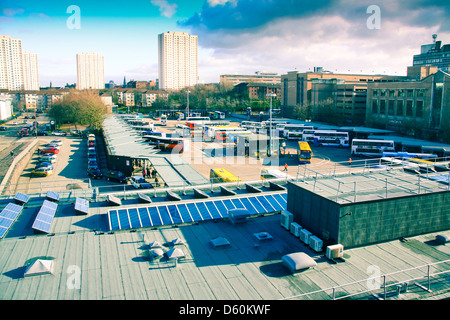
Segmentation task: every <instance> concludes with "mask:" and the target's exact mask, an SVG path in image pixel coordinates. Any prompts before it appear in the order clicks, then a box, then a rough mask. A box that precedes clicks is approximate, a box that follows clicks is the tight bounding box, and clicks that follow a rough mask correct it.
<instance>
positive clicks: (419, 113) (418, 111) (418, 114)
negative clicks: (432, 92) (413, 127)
mask: <svg viewBox="0 0 450 320" xmlns="http://www.w3.org/2000/svg"><path fill="white" fill-rule="evenodd" d="M422 116H423V101H421V100H420V101H417V102H416V117H419V118H422Z"/></svg>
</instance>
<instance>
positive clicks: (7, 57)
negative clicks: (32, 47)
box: [0, 35, 24, 90]
mask: <svg viewBox="0 0 450 320" xmlns="http://www.w3.org/2000/svg"><path fill="white" fill-rule="evenodd" d="M22 60H23V58H22V40H20V39H14V38H11V37H10V36H7V35H0V69H1V72H0V89H6V90H23V88H24V72H23V63H22Z"/></svg>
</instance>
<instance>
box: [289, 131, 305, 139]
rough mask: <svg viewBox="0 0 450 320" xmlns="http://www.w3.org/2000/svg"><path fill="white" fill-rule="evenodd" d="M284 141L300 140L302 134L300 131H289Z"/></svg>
mask: <svg viewBox="0 0 450 320" xmlns="http://www.w3.org/2000/svg"><path fill="white" fill-rule="evenodd" d="M285 138H286V139H288V140H302V138H303V133H302V132H301V131H300V132H298V131H290V132H288V133H287V135H286V136H285Z"/></svg>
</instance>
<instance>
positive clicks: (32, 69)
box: [22, 51, 39, 91]
mask: <svg viewBox="0 0 450 320" xmlns="http://www.w3.org/2000/svg"><path fill="white" fill-rule="evenodd" d="M22 60H23V82H24V83H23V89H24V90H36V91H37V90H39V72H38V58H37V54H36V53H31V52H29V51H22Z"/></svg>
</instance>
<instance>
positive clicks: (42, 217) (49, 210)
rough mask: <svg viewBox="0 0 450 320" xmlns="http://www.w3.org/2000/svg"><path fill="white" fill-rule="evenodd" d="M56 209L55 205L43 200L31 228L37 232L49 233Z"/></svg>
mask: <svg viewBox="0 0 450 320" xmlns="http://www.w3.org/2000/svg"><path fill="white" fill-rule="evenodd" d="M57 208H58V205H57V204H56V203H54V202H51V201H48V200H44V203H43V204H42V206H41V208H40V209H39V212H38V214H37V216H36V219H35V220H34V222H33V225H32V226H31V228H32V229H34V230H35V231H37V232H44V233H49V232H50V227H51V225H52V222H53V218H54V217H55V214H56V209H57Z"/></svg>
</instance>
